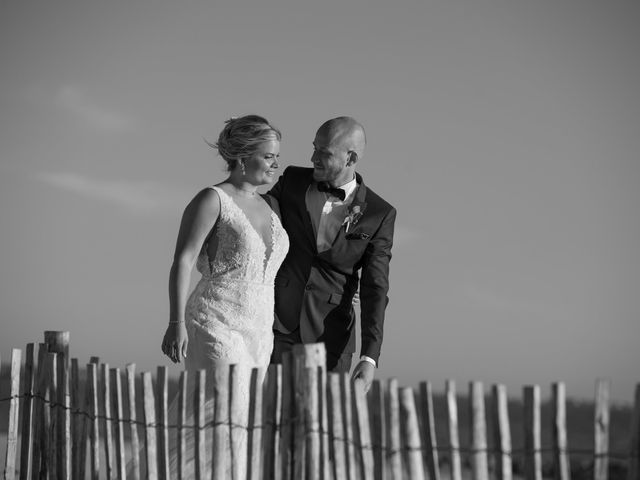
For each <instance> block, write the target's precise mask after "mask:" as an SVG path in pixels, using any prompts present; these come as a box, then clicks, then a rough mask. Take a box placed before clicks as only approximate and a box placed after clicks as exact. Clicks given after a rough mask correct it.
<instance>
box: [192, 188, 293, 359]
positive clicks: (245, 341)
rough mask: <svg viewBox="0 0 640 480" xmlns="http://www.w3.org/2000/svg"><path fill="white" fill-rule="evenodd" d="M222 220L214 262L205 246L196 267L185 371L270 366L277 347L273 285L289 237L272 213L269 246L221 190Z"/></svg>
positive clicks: (217, 228) (216, 189)
mask: <svg viewBox="0 0 640 480" xmlns="http://www.w3.org/2000/svg"><path fill="white" fill-rule="evenodd" d="M212 188H213V189H214V190H215V191H216V192H218V196H219V197H220V217H219V219H218V225H217V227H216V233H215V235H217V241H218V248H217V252H216V255H215V258H212V259H210V258H209V256H208V255H207V245H205V246H203V248H202V251H201V252H200V255H199V256H198V260H197V263H196V268H197V269H198V271H199V272H200V273H201V274H202V278H201V279H200V281H199V282H198V284H197V285H196V287H195V289H194V291H193V293H192V294H191V296H190V297H189V300H188V301H187V307H186V315H185V320H186V327H187V333H188V335H189V345H188V352H187V358H186V361H185V363H186V367H187V369H201V368H211V365H212V362H216V361H222V362H225V363H236V364H242V365H246V366H252V367H254V366H261V367H266V366H267V365H268V364H269V358H270V357H271V350H272V349H273V330H272V328H273V315H274V314H273V305H274V286H273V281H274V279H275V276H276V273H277V272H278V269H279V268H280V264H281V263H282V261H283V260H284V257H285V256H286V254H287V251H288V249H289V237H287V234H286V232H285V231H284V229H283V228H282V225H281V223H280V220H279V219H278V216H277V215H276V214H275V213H274V212H271V244H270V245H265V243H264V242H263V240H262V237H261V236H260V235H259V234H258V232H257V231H256V230H255V229H254V227H253V225H251V223H250V222H249V219H248V218H247V216H246V215H245V213H244V212H243V211H242V210H241V209H240V207H238V205H236V203H235V202H234V201H233V199H232V198H231V197H230V196H229V195H228V194H227V193H225V191H224V190H222V189H220V188H218V187H212Z"/></svg>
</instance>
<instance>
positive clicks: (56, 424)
mask: <svg viewBox="0 0 640 480" xmlns="http://www.w3.org/2000/svg"><path fill="white" fill-rule="evenodd" d="M58 355H59V354H58V353H54V352H49V353H48V354H47V365H48V367H49V401H50V403H49V419H50V422H51V423H50V426H49V431H48V432H45V435H47V436H48V437H49V450H48V451H47V463H48V464H49V475H51V476H52V477H55V478H57V477H58V476H59V473H60V470H59V469H58V468H59V466H58V463H59V461H60V456H59V447H60V444H59V443H58V438H59V429H60V421H59V420H60V418H59V416H58V408H59V403H58V388H59V385H58V360H62V358H61V357H62V356H61V355H60V357H58Z"/></svg>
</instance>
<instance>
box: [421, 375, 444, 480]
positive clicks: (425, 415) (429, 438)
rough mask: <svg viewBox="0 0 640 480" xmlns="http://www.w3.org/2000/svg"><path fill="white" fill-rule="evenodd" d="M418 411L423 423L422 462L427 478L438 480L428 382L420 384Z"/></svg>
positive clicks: (431, 393)
mask: <svg viewBox="0 0 640 480" xmlns="http://www.w3.org/2000/svg"><path fill="white" fill-rule="evenodd" d="M419 392H420V409H421V412H422V415H421V417H422V421H423V432H424V433H423V436H422V438H423V444H424V449H423V455H422V456H423V461H424V462H425V464H426V465H427V469H428V472H429V478H430V479H431V480H440V468H439V464H438V441H437V439H436V423H435V413H434V410H433V392H432V389H431V383H430V382H420V384H419Z"/></svg>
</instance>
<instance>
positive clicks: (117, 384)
mask: <svg viewBox="0 0 640 480" xmlns="http://www.w3.org/2000/svg"><path fill="white" fill-rule="evenodd" d="M110 373H111V394H112V405H113V409H112V410H113V424H114V427H115V435H114V437H115V447H116V449H115V457H116V462H115V463H116V465H115V466H116V478H118V479H119V480H123V479H124V478H125V477H126V471H125V470H126V466H127V462H126V457H125V443H124V412H123V411H122V378H121V376H120V369H119V368H112V369H111V371H110Z"/></svg>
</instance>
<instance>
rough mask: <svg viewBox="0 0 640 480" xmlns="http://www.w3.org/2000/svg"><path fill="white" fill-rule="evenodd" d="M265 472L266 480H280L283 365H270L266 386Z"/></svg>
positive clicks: (263, 441) (263, 436)
mask: <svg viewBox="0 0 640 480" xmlns="http://www.w3.org/2000/svg"><path fill="white" fill-rule="evenodd" d="M264 392H265V393H264V395H265V398H264V401H263V409H264V415H263V418H264V433H263V435H262V445H263V447H262V448H263V456H264V458H263V472H264V478H265V480H270V479H275V478H280V473H281V471H282V469H281V466H280V449H279V448H278V447H279V445H280V424H281V421H280V419H281V414H282V365H269V367H268V368H267V377H266V381H265V386H264Z"/></svg>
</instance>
